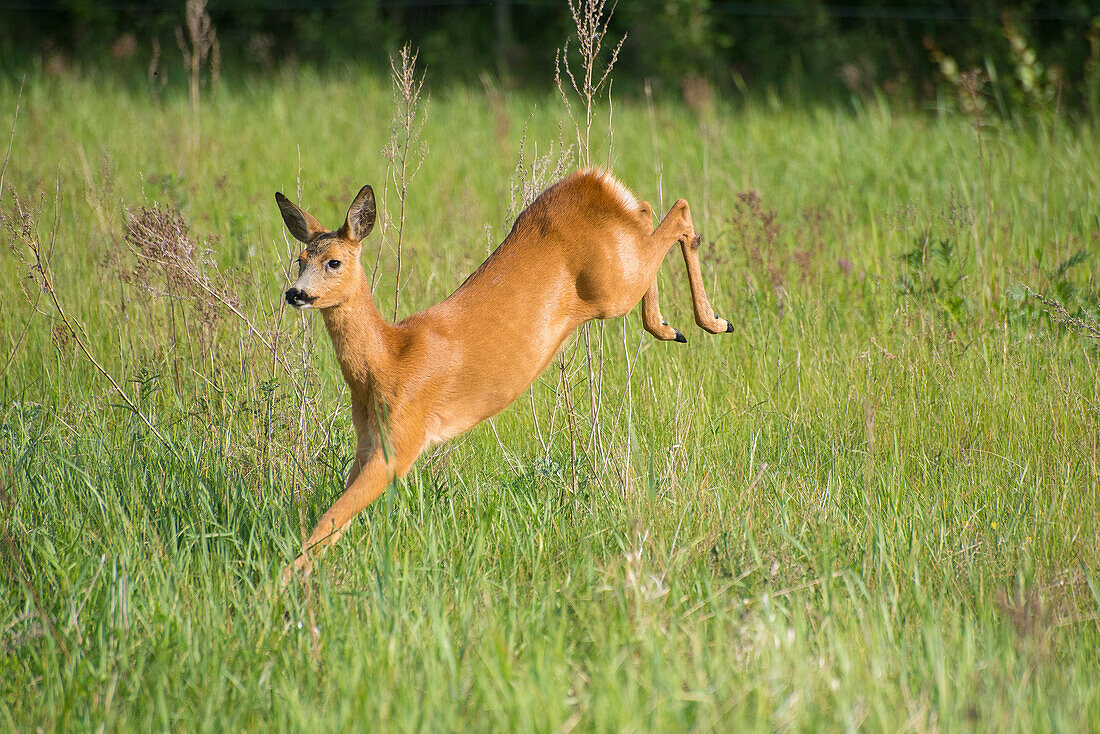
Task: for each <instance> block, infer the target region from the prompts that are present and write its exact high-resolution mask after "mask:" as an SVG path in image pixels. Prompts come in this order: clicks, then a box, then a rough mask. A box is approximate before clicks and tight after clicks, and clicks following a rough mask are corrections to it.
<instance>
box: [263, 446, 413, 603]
mask: <svg viewBox="0 0 1100 734" xmlns="http://www.w3.org/2000/svg"><path fill="white" fill-rule="evenodd" d="M415 458H416V457H415V456H413V457H412V458H409V459H407V460H406V461H398V460H397V459H396V457H391V459H390V460H388V461H387V460H386V458H385V456H384V453H383V451H382V450H381V449H377V450H375V451H374V453H372V454H370V455H368V456H356V459H355V463H354V464H353V465H352V468H351V473H350V475H349V477H348V486H347V489H345V490H344V493H343V494H342V495H340V498H339V499H338V500H336V503H335V504H333V506H332V507H330V508H329V509H328V511H327V512H325V514H324V515H322V516H321V519H320V520H318V521H317V525H316V526H315V527H314V528H313V532H312V533H310V534H309V538H308V539H307V540H306V542H305V544H304V546H303V548H302V553H301V555H299V556H298V557H297V558H296V559H294V562H293V563H291V564H290V565H289V566H287V567H286V568H285V569H283V584H284V585H285V584H287V583H288V582H289V581H291V580H292V579H293V578H294V577H296V576H301V577H303V578H304V577H307V576H309V574H310V573H311V572H312V570H313V562H314V560H315V559H316V558H317V557H319V556H320V555H321V554H322V553H324V552H325V551H326V550H328V549H329V548H330V547H332V546H333V545H334V544H335V543H336V542H337V541H338V540H340V537H341V536H343V534H344V532H345V531H346V530H347V529H348V525H350V524H351V521H352V520H353V519H354V518H355V516H356V515H358V514H359V513H360V512H362V511H363V510H364V509H366V507H367V506H368V505H370V504H371V503H372V502H374V501H375V500H376V499H377V498H378V496H379V495H380V494H382V492H383V491H384V490H385V489H386V487H388V486H389V485H390V483H391V482H393V481H394V480H395V479H398V478H400V477H402V476H404V474H405V472H407V471H408V469H409V467H410V466H411V465H412V462H413V460H415Z"/></svg>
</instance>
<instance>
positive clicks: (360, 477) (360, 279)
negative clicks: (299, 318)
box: [275, 169, 733, 582]
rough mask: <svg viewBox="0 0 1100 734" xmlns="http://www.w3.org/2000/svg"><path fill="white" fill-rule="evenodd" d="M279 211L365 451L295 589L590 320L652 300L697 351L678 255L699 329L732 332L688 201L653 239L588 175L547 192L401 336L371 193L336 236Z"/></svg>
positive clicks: (646, 208)
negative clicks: (372, 239)
mask: <svg viewBox="0 0 1100 734" xmlns="http://www.w3.org/2000/svg"><path fill="white" fill-rule="evenodd" d="M275 200H276V201H277V202H278V204H279V210H280V211H281V212H282V215H283V221H284V222H286V226H287V228H288V229H289V230H290V233H291V234H292V235H294V238H295V239H297V240H299V241H300V242H302V243H303V244H305V245H306V249H305V250H303V251H302V254H301V255H299V256H298V269H299V275H298V280H297V281H296V282H295V283H294V285H293V286H292V287H291V288H290V289H289V290H288V291H287V292H286V300H287V302H288V303H289V304H290V305H291V306H293V307H294V308H296V309H306V308H318V309H320V310H321V314H322V315H323V316H324V319H325V327H326V328H327V329H328V333H329V337H330V338H331V339H332V346H333V348H334V349H335V350H336V358H337V360H339V363H340V370H341V372H342V373H343V375H344V380H345V381H346V382H347V384H348V388H349V390H350V392H351V405H352V412H351V414H352V421H353V422H354V424H355V432H356V439H357V443H356V449H355V460H354V461H353V463H352V466H351V472H350V475H349V476H348V482H347V487H346V489H345V490H344V493H343V494H342V495H340V498H339V499H338V500H336V503H335V504H334V505H333V506H332V507H330V508H329V509H328V511H327V512H325V514H324V515H322V516H321V519H320V521H318V523H317V526H316V527H315V528H314V529H313V532H312V533H311V534H310V536H309V539H308V540H306V542H305V547H304V548H303V549H302V552H301V555H299V556H298V558H297V559H295V561H294V562H293V563H291V564H290V565H289V566H287V567H286V569H285V570H284V571H283V579H284V582H286V581H289V580H290V579H292V578H293V577H294V576H295V575H297V574H299V573H300V574H302V575H303V576H306V575H308V574H309V573H310V571H311V570H312V567H313V558H314V557H315V556H316V555H319V554H320V553H321V552H322V551H324V550H325V549H327V548H328V547H329V546H331V545H332V544H334V543H335V542H336V541H337V540H339V538H340V536H341V535H342V534H343V533H344V531H345V530H346V529H347V527H348V525H349V524H350V523H351V520H352V518H354V517H355V515H357V514H358V513H359V512H360V511H361V510H363V509H364V508H366V507H367V505H369V504H370V503H371V502H373V501H374V500H375V498H377V497H378V495H380V494H381V493H382V491H383V490H384V489H385V488H386V487H387V486H388V485H389V484H390V482H392V481H394V480H396V479H398V478H400V477H403V476H404V475H405V474H406V473H407V472H408V471H409V469H410V468H411V467H412V465H413V462H415V461H416V459H417V457H418V456H420V454H421V453H422V452H423V451H424V450H425V449H426V448H428V447H429V446H432V445H434V444H438V443H440V442H442V441H446V440H447V439H449V438H452V437H454V436H457V435H458V434H460V433H462V432H464V431H467V430H469V429H471V428H473V427H474V426H475V425H477V424H478V423H480V422H481V421H483V420H485V419H486V418H489V417H490V416H493V415H495V414H497V413H499V412H500V411H501V410H503V409H504V408H506V407H507V406H508V405H509V404H510V403H511V402H512V401H513V400H515V399H516V398H518V397H519V396H520V395H521V394H522V393H523V391H524V390H526V389H527V388H528V386H530V384H531V383H532V382H534V380H535V378H536V377H538V375H539V374H540V373H541V372H542V371H543V369H544V368H545V367H546V365H547V364H549V362H550V360H551V359H552V358H553V357H554V354H555V353H556V352H557V350H558V348H559V347H560V346H561V344H562V342H563V341H565V339H566V337H568V336H569V335H570V334H572V333H573V332H574V331H575V330H576V329H577V327H578V326H580V325H581V324H583V323H584V322H586V321H589V320H591V319H608V318H614V317H616V316H623V315H625V314H627V313H628V312H629V311H630V310H631V309H632V308H634V306H635V304H637V303H638V301H639V300H641V302H642V325H643V327H644V328H645V330H646V331H648V332H649V333H650V334H652V335H653V336H655V337H656V338H658V339H661V340H663V341H676V342H686V341H687V339H685V338H684V335H683V334H681V333H680V332H679V331H678V330H677V329H674V328H672V327H671V326H669V325H668V323H667V322H666V321H665V320H664V318H663V317H662V316H661V309H660V306H659V304H658V302H657V279H656V278H657V269H658V268H659V267H660V266H661V262H662V261H663V260H664V257H665V254H666V253H667V252H668V250H669V249H670V248H671V247H672V245H673V244H674V243H679V245H680V248H681V251H682V252H683V255H684V263H685V264H686V265H687V273H688V283H689V284H690V286H691V299H692V307H693V309H694V311H695V323H697V324H698V325H699V326H700V327H702V329H703V330H704V331H707V332H710V333H711V334H721V333H723V332H727V331H733V326H732V325H731V324H730V323H729V322H728V321H726V320H725V319H720V318H718V317H716V316H715V315H714V311H713V309H712V308H711V305H710V302H709V301H708V300H707V294H706V291H705V289H704V288H703V276H702V273H701V271H700V269H699V241H700V237H699V235H697V234H696V233H695V228H694V226H693V225H692V221H691V213H690V211H689V210H688V204H687V202H686V201H684V200H683V199H680V200H679V201H677V202H676V203H675V204H674V205H673V206H672V209H670V210H669V212H668V214H667V215H666V216H665V218H664V219H663V220H662V221H661V223H660V225H658V227H657V229H656V230H654V229H653V208H652V207H651V206H650V205H649V203H647V202H644V201H638V199H637V198H635V196H634V195H633V194H632V193H631V192H630V191H629V190H628V189H627V188H626V187H625V186H623V185H622V184H621V183H620V182H619V181H618V180H617V179H616V178H615V177H614V176H612V175H611V174H610V173H607V172H604V171H601V170H595V169H591V170H585V171H578V172H577V173H574V174H573V175H571V176H569V177H567V178H565V179H563V180H562V181H559V182H558V183H556V184H554V185H553V186H551V187H550V188H548V189H546V190H545V191H544V192H542V194H540V195H539V197H538V198H537V199H535V201H534V202H532V203H531V205H530V206H528V207H527V208H526V209H524V210H523V211H522V212H521V213H520V215H519V217H517V218H516V222H515V224H514V225H513V226H512V231H511V232H510V233H509V234H508V236H507V237H506V238H505V239H504V242H502V243H501V245H500V246H499V247H498V248H497V249H496V250H495V251H493V253H492V254H491V255H490V256H489V257H488V259H487V260H485V262H484V263H482V264H481V267H479V268H478V269H477V270H476V271H474V273H473V274H472V275H471V276H470V277H468V278H467V279H466V280H465V282H463V284H462V285H461V286H459V288H458V290H456V291H455V292H454V293H452V294H451V295H450V297H448V298H447V299H446V300H444V301H442V302H441V303H438V304H436V305H435V306H432V307H431V308H429V309H428V310H426V311H422V312H420V313H418V314H414V315H413V316H410V317H408V318H407V319H404V320H403V321H400V322H398V323H396V324H391V323H389V322H387V321H385V320H384V319H383V318H382V316H381V314H379V312H378V309H377V307H375V305H374V301H373V300H372V299H371V290H370V283H369V282H368V280H367V277H366V274H365V272H364V270H363V267H362V266H361V265H360V263H359V256H360V247H361V246H360V243H361V242H362V241H363V240H364V239H365V238H366V236H367V235H368V234H370V231H371V229H372V228H373V227H374V220H375V203H374V192H373V190H372V189H371V187H370V186H364V187H363V188H362V189H360V191H359V193H358V194H357V195H356V196H355V200H354V201H352V203H351V208H350V209H349V210H348V215H347V219H346V220H345V221H344V224H343V226H341V227H340V229H338V230H336V231H335V232H330V231H329V230H327V229H325V228H324V227H322V226H321V224H320V223H319V222H318V221H317V220H316V219H314V218H313V216H311V215H310V214H309V213H308V212H305V211H303V210H302V209H300V208H299V207H297V206H295V205H294V204H293V203H291V202H290V200H289V199H287V198H286V197H285V196H283V195H282V194H281V193H276V194H275Z"/></svg>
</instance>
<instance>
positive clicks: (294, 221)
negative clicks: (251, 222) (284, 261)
mask: <svg viewBox="0 0 1100 734" xmlns="http://www.w3.org/2000/svg"><path fill="white" fill-rule="evenodd" d="M275 201H276V203H278V205H279V211H280V212H282V215H283V221H284V222H286V228H287V229H289V230H290V233H291V234H292V235H294V239H296V240H298V241H299V242H302V243H304V244H307V245H308V244H309V243H310V242H312V241H313V240H315V239H317V235H320V234H324V233H325V232H327V231H328V230H327V229H325V228H324V227H322V226H321V223H320V222H318V221H317V220H316V219H315V218H314V217H313V215H312V214H310V213H309V212H307V211H305V210H304V209H302V208H300V207H298V206H297V205H296V204H294V202H292V201H291V200H290V199H288V198H286V197H285V196H283V195H282V193H280V192H278V191H276V192H275Z"/></svg>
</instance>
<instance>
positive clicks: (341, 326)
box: [321, 275, 393, 394]
mask: <svg viewBox="0 0 1100 734" xmlns="http://www.w3.org/2000/svg"><path fill="white" fill-rule="evenodd" d="M321 313H322V314H323V315H324V317H325V328H326V329H328V335H329V338H330V339H331V340H332V347H333V349H335V350H336V359H337V361H339V362H340V371H341V372H343V374H344V380H345V381H347V383H348V386H349V387H350V388H351V389H352V392H353V394H354V393H356V392H360V391H372V390H373V389H374V387H375V385H376V384H377V382H378V378H379V376H380V375H382V374H385V373H386V372H387V368H388V365H389V362H390V359H391V354H392V353H391V350H390V348H389V336H390V333H389V332H390V331H392V329H393V325H392V324H389V323H387V322H386V321H385V320H384V319H383V318H382V314H380V313H378V307H377V306H375V305H374V300H373V299H372V298H371V292H370V284H369V283H367V278H366V275H363V276H361V277H360V278H359V279H358V281H357V283H356V288H355V290H354V292H353V293H352V294H351V296H350V297H349V298H347V299H346V300H345V301H344V302H343V303H340V304H339V305H336V306H331V307H329V308H326V309H322V311H321Z"/></svg>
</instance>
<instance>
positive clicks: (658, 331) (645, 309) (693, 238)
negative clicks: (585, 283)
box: [642, 199, 733, 342]
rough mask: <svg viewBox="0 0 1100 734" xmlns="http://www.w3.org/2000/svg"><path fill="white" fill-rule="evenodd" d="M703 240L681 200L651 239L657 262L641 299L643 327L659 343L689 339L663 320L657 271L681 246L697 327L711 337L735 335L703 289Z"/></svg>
mask: <svg viewBox="0 0 1100 734" xmlns="http://www.w3.org/2000/svg"><path fill="white" fill-rule="evenodd" d="M700 241H701V238H700V237H699V235H698V234H696V232H695V225H694V223H693V222H692V220H691V209H690V208H689V207H688V203H687V202H686V201H685V200H683V199H680V200H679V201H677V202H676V203H675V204H673V205H672V208H671V209H669V211H668V214H666V215H665V218H664V219H663V220H661V223H660V224H659V225H658V226H657V229H656V230H654V232H653V234H652V235H651V236H650V242H651V243H652V247H651V255H652V256H654V258H655V263H654V266H653V282H652V283H651V284H650V286H649V290H647V291H646V293H645V296H643V297H642V325H643V326H644V327H645V330H646V331H648V332H649V333H650V334H653V336H655V337H657V338H658V339H663V340H665V341H678V342H686V341H687V339H686V338H684V335H683V334H681V333H680V331H679V330H678V329H673V328H672V327H670V326H669V325H668V322H666V321H665V320H664V318H663V317H662V316H661V307H660V303H659V301H658V296H657V268H659V267H660V265H661V261H662V260H663V259H664V256H665V253H667V252H668V250H669V248H670V247H672V245H673V243H679V245H680V248H681V250H682V252H683V255H684V263H685V264H686V265H687V271H688V284H689V285H690V286H691V305H692V310H693V311H694V313H695V323H697V324H698V325H699V326H700V327H702V328H703V329H704V330H706V331H709V332H710V333H711V334H721V333H723V332H727V331H733V325H732V324H731V323H730V322H728V321H726V320H725V319H720V318H718V317H716V316H715V315H714V309H713V308H711V305H710V300H709V299H708V298H707V291H706V288H705V287H704V286H703V274H702V271H701V269H700V267H699V243H700Z"/></svg>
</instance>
